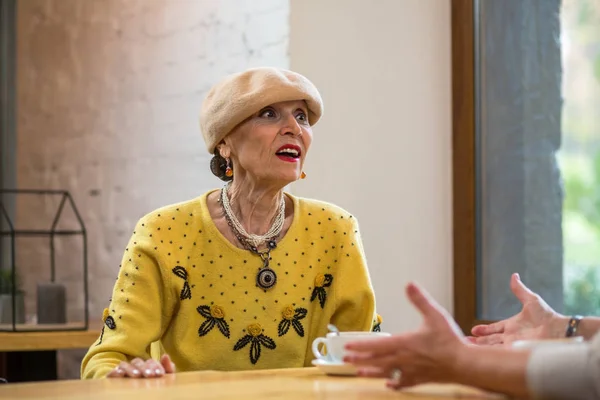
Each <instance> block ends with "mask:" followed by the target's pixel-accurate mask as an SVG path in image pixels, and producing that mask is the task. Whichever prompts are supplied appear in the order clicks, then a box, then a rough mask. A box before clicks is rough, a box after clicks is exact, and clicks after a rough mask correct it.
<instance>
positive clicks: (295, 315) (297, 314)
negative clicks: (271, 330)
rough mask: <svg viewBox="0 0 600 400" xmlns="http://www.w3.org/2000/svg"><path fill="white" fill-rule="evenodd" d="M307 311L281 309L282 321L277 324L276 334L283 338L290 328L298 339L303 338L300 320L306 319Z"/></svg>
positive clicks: (302, 309) (289, 308) (289, 307)
mask: <svg viewBox="0 0 600 400" xmlns="http://www.w3.org/2000/svg"><path fill="white" fill-rule="evenodd" d="M307 312H308V311H307V310H306V308H300V307H299V308H296V309H294V307H292V306H287V307H286V308H284V309H283V312H282V313H281V314H282V317H283V318H282V320H281V322H280V323H279V326H278V328H277V333H278V335H279V336H283V335H285V334H286V333H288V331H289V330H290V326H292V327H294V330H295V331H296V333H297V334H298V336H300V337H304V327H303V326H302V322H300V320H301V319H303V318H304V317H306V313H307Z"/></svg>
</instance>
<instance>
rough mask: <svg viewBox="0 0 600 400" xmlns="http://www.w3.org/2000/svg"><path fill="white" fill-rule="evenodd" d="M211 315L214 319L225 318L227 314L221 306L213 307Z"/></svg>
mask: <svg viewBox="0 0 600 400" xmlns="http://www.w3.org/2000/svg"><path fill="white" fill-rule="evenodd" d="M210 315H211V316H212V317H213V318H225V312H224V311H223V309H222V308H221V307H220V306H216V305H215V306H212V307H211V308H210Z"/></svg>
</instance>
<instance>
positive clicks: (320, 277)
mask: <svg viewBox="0 0 600 400" xmlns="http://www.w3.org/2000/svg"><path fill="white" fill-rule="evenodd" d="M324 283H325V275H323V274H321V273H319V274H317V276H315V286H316V287H323V284H324Z"/></svg>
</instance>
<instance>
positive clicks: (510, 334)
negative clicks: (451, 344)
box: [469, 274, 566, 345]
mask: <svg viewBox="0 0 600 400" xmlns="http://www.w3.org/2000/svg"><path fill="white" fill-rule="evenodd" d="M510 288H511V290H512V292H513V293H514V295H515V296H516V297H517V299H519V301H520V302H521V304H522V305H523V309H522V310H521V312H520V313H518V314H516V315H514V316H512V317H511V318H508V319H505V320H503V321H499V322H496V323H493V324H489V325H477V326H475V327H473V329H472V330H471V333H472V334H473V337H470V338H469V340H470V341H471V342H472V343H475V344H480V345H503V344H504V345H510V344H511V343H513V342H515V341H517V340H525V339H544V338H553V337H560V336H562V335H564V329H565V328H566V325H565V324H564V323H563V322H562V320H563V319H564V317H563V316H562V315H560V314H558V313H557V312H555V311H554V310H553V309H552V307H550V306H549V305H548V304H547V303H546V302H545V301H544V299H542V298H541V297H540V296H539V295H538V294H536V293H534V292H532V291H531V290H530V289H529V288H528V287H527V286H525V285H524V284H523V282H521V279H520V277H519V274H513V275H512V277H511V280H510Z"/></svg>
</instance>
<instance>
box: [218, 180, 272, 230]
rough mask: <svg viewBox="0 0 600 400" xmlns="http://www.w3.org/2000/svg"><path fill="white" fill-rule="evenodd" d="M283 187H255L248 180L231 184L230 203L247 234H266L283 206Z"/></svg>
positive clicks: (229, 191)
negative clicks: (281, 205)
mask: <svg viewBox="0 0 600 400" xmlns="http://www.w3.org/2000/svg"><path fill="white" fill-rule="evenodd" d="M282 191H283V189H282V188H281V187H274V186H271V187H266V186H258V185H255V184H253V183H251V182H249V181H248V180H244V181H242V182H236V181H235V180H234V181H233V182H232V183H231V185H230V186H229V190H228V192H227V193H228V196H229V203H230V204H231V209H232V211H233V212H234V213H235V216H236V218H237V219H238V221H239V222H240V223H241V224H242V226H243V227H244V229H245V230H246V232H248V233H252V234H255V235H262V234H264V233H266V232H267V231H268V230H269V229H270V228H271V224H272V223H273V220H274V218H275V216H276V215H277V213H278V212H279V207H280V204H281V193H282Z"/></svg>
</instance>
